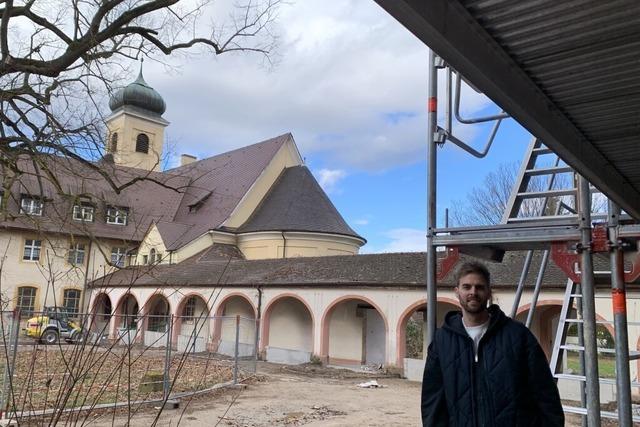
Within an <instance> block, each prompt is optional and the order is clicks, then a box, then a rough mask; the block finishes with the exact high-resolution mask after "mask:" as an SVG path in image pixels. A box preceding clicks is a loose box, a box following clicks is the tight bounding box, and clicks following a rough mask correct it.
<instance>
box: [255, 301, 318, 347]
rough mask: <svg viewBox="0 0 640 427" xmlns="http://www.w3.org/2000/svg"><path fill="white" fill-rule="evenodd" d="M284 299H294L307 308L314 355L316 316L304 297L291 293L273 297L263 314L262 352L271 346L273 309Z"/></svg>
mask: <svg viewBox="0 0 640 427" xmlns="http://www.w3.org/2000/svg"><path fill="white" fill-rule="evenodd" d="M284 298H293V299H295V300H297V301H299V302H301V303H302V304H303V305H304V306H305V307H306V308H307V312H308V313H309V315H310V317H311V337H312V340H311V354H314V353H313V350H314V344H315V343H314V341H315V336H316V335H315V329H316V319H315V316H314V315H313V311H311V307H309V304H308V303H307V302H306V301H305V300H304V299H303V298H302V297H300V296H299V295H296V294H294V293H291V292H285V293H282V294H278V295H277V296H275V297H273V298H272V299H271V301H269V303H268V304H267V306H266V307H265V309H264V312H263V314H262V319H261V321H260V322H261V323H262V332H261V333H260V351H263V350H264V349H265V348H266V347H267V346H268V345H269V327H270V326H271V325H270V323H271V319H270V317H271V312H272V311H273V307H274V306H275V304H276V303H277V302H280V300H282V299H284Z"/></svg>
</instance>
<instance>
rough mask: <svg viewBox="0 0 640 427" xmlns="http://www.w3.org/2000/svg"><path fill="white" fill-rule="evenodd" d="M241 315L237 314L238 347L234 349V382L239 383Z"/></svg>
mask: <svg viewBox="0 0 640 427" xmlns="http://www.w3.org/2000/svg"><path fill="white" fill-rule="evenodd" d="M239 347H240V316H236V347H235V350H234V352H233V353H234V366H233V384H234V385H235V384H238V353H239V350H240V348H239Z"/></svg>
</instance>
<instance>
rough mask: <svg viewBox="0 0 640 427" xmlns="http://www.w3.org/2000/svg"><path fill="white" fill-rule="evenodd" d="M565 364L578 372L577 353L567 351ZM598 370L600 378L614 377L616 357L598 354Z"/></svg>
mask: <svg viewBox="0 0 640 427" xmlns="http://www.w3.org/2000/svg"><path fill="white" fill-rule="evenodd" d="M567 357H568V359H567V366H568V367H569V369H571V370H572V371H573V372H574V373H578V372H580V361H579V360H578V354H576V353H573V352H572V353H569V355H568V356H567ZM598 371H599V372H600V377H602V378H615V377H616V359H615V358H613V357H609V356H600V357H599V358H598Z"/></svg>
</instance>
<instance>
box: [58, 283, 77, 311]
mask: <svg viewBox="0 0 640 427" xmlns="http://www.w3.org/2000/svg"><path fill="white" fill-rule="evenodd" d="M62 306H63V307H64V309H65V311H66V312H67V313H69V314H78V312H79V311H80V310H79V309H80V290H79V289H65V290H64V294H63V295H62Z"/></svg>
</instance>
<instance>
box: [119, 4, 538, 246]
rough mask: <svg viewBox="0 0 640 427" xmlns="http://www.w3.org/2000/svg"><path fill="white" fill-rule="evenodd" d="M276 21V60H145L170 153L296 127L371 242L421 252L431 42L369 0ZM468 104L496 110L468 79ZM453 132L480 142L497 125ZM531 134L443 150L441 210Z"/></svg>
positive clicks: (225, 145)
mask: <svg viewBox="0 0 640 427" xmlns="http://www.w3.org/2000/svg"><path fill="white" fill-rule="evenodd" d="M329 4H330V7H329V6H328V5H329ZM278 31H279V36H280V47H279V50H278V56H279V58H278V62H277V64H276V65H275V66H274V67H272V68H266V67H265V66H264V64H263V61H262V60H261V58H260V57H258V56H256V55H247V54H238V55H236V54H232V55H222V56H220V57H217V58H211V57H207V56H200V55H197V56H196V55H194V56H187V57H185V56H180V57H173V58H170V59H169V61H170V62H169V65H170V67H166V66H165V65H163V64H160V63H154V62H149V61H147V62H145V72H144V74H145V79H146V80H147V82H148V83H149V84H150V85H152V86H153V87H154V88H155V89H156V90H158V92H160V93H161V94H162V96H163V97H164V98H165V101H166V102H167V112H166V113H165V115H164V117H165V118H166V119H167V120H169V121H170V122H171V125H170V126H169V128H168V129H167V137H168V140H169V145H170V147H171V148H170V150H171V156H172V157H171V159H170V162H173V163H176V162H177V158H178V157H179V155H180V154H181V153H189V154H193V155H196V156H197V157H198V158H203V157H208V156H212V155H215V154H218V153H221V152H224V151H227V150H230V149H234V148H237V147H240V146H243V145H248V144H252V143H255V142H258V141H261V140H264V139H267V138H270V137H273V136H276V135H279V134H282V133H285V132H292V133H293V135H294V138H295V140H296V142H297V144H298V146H299V148H300V151H301V153H302V155H303V157H305V159H306V163H307V165H308V166H309V168H310V169H311V170H312V172H313V173H314V174H315V176H316V178H318V180H319V182H320V183H321V185H322V186H323V188H324V189H325V191H327V193H328V194H329V197H330V198H331V199H332V200H333V202H334V203H335V205H336V207H337V208H338V210H339V211H340V212H341V213H342V215H343V216H344V218H345V219H346V221H347V222H348V223H349V224H350V225H351V226H352V227H353V228H354V229H355V230H356V231H357V232H358V233H360V234H361V235H362V236H363V237H365V238H366V239H367V240H368V242H369V243H368V244H367V245H366V246H365V247H364V248H363V250H362V252H385V251H394V252H395V251H415V250H423V249H424V247H425V246H426V242H425V239H424V234H425V231H424V230H425V224H426V220H425V217H426V208H425V206H426V164H425V157H426V112H425V105H426V98H427V94H426V91H427V60H428V50H427V47H426V46H424V44H422V43H421V42H420V41H418V40H417V39H416V38H415V37H414V36H413V35H411V34H410V33H409V32H408V31H407V30H406V29H404V28H403V27H402V26H401V25H400V24H398V23H397V22H396V21H395V20H394V19H393V18H391V17H390V16H389V15H388V14H387V13H386V12H384V11H383V10H382V9H381V8H380V7H379V6H378V5H377V4H376V3H375V2H373V1H372V0H332V1H331V2H330V3H329V2H326V1H324V0H299V1H298V2H295V3H293V4H290V5H285V6H283V7H282V9H281V12H280V18H279V28H278ZM131 68H132V72H134V71H133V70H135V69H136V68H137V66H136V65H135V64H132V67H131ZM462 107H463V108H462V110H463V111H462V112H463V114H464V115H465V116H471V115H477V114H483V113H487V112H491V113H492V112H495V111H496V108H497V107H495V106H494V105H492V104H491V103H490V101H489V100H487V99H486V98H485V97H483V96H481V95H478V94H476V93H474V92H473V91H472V90H470V89H469V88H463V106H462ZM454 130H455V132H456V134H457V135H459V136H461V137H462V138H463V139H465V140H467V141H472V144H473V145H474V146H476V147H480V146H482V144H484V141H485V139H486V134H487V132H488V130H487V129H486V126H485V127H475V126H456V127H454ZM529 138H530V137H529V135H528V134H527V133H526V131H524V130H523V129H522V128H520V127H519V126H518V125H517V124H515V123H514V122H513V121H512V120H510V121H507V122H506V123H505V126H504V129H503V130H502V131H501V132H500V133H499V135H498V139H497V140H496V142H495V143H494V147H493V148H492V150H491V152H490V153H489V155H488V157H487V158H486V159H483V160H478V159H475V158H473V157H471V156H470V155H469V154H467V153H465V152H463V151H462V150H460V149H458V148H456V147H454V146H451V145H450V144H447V146H445V147H444V148H442V149H440V150H438V155H439V174H438V192H439V196H438V208H439V213H440V218H442V213H443V212H444V209H445V208H446V207H450V206H451V205H452V203H453V202H454V201H455V200H461V199H463V198H464V196H465V194H466V193H467V192H468V191H469V190H470V189H471V188H472V187H473V186H474V185H478V184H479V183H480V182H481V181H482V179H483V177H484V176H485V175H486V174H487V173H488V172H490V171H491V170H493V169H495V167H496V166H497V165H498V164H499V163H501V162H505V161H519V160H520V159H521V158H522V155H523V153H524V150H525V148H526V146H527V143H528V142H529Z"/></svg>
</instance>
